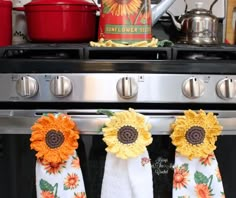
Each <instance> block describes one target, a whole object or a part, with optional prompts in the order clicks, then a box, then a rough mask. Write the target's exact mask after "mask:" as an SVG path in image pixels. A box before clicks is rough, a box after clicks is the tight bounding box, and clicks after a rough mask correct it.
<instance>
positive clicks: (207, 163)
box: [200, 153, 215, 166]
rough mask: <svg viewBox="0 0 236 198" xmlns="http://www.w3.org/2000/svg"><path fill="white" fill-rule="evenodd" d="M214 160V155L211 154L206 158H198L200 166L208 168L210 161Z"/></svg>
mask: <svg viewBox="0 0 236 198" xmlns="http://www.w3.org/2000/svg"><path fill="white" fill-rule="evenodd" d="M214 159H215V155H214V153H212V154H209V155H208V156H207V157H206V158H203V157H201V158H200V162H201V163H202V164H204V165H205V166H207V165H209V166H210V165H211V162H212V160H214Z"/></svg>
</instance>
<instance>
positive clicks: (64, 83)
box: [50, 76, 72, 97]
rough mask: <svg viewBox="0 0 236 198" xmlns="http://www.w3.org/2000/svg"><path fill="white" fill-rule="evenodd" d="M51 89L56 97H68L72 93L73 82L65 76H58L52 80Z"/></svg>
mask: <svg viewBox="0 0 236 198" xmlns="http://www.w3.org/2000/svg"><path fill="white" fill-rule="evenodd" d="M50 89H51V92H52V94H53V95H54V96H56V97H65V96H68V95H69V94H70V93H71V91H72V83H71V80H70V79H69V78H67V77H65V76H56V77H55V78H53V79H52V80H51V83H50Z"/></svg>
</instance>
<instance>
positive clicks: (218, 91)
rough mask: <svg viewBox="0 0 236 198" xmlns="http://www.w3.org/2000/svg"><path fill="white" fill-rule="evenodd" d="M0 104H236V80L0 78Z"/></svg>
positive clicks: (108, 76) (89, 76)
mask: <svg viewBox="0 0 236 198" xmlns="http://www.w3.org/2000/svg"><path fill="white" fill-rule="evenodd" d="M0 91H1V93H2V94H1V95H0V101H4V102H6V101H29V102H145V103H190V102H199V103H236V76H234V75H231V76H223V75H197V74H196V75H189V74H135V73H118V74H117V73H112V74H111V73H81V74H77V73H74V74H69V73H64V74H60V73H58V74H0Z"/></svg>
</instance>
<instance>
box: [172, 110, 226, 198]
mask: <svg viewBox="0 0 236 198" xmlns="http://www.w3.org/2000/svg"><path fill="white" fill-rule="evenodd" d="M172 129H173V132H172V134H171V136H170V137H171V139H172V143H173V144H174V145H175V146H176V155H175V164H174V176H173V191H172V192H173V197H174V198H192V197H196V198H223V197H224V189H223V183H222V178H221V175H220V170H219V167H218V163H217V159H216V157H215V155H214V150H215V149H216V146H215V142H216V140H217V136H218V135H220V133H221V131H222V127H221V126H220V125H219V123H218V121H217V118H216V116H214V115H213V113H208V114H207V113H205V112H204V111H203V110H200V111H199V113H196V112H194V111H192V110H188V111H185V112H184V116H180V117H178V118H177V119H176V121H175V123H174V124H173V125H172Z"/></svg>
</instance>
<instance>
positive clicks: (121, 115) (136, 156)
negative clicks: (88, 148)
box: [101, 109, 153, 198]
mask: <svg viewBox="0 0 236 198" xmlns="http://www.w3.org/2000/svg"><path fill="white" fill-rule="evenodd" d="M150 128H151V125H150V124H149V123H147V121H146V118H145V116H144V115H142V114H139V113H137V112H135V111H134V110H133V109H129V110H126V111H121V112H116V113H114V114H113V115H112V116H111V117H110V119H109V120H108V122H107V123H105V126H104V127H103V129H102V131H103V135H104V137H103V140H104V142H105V143H106V145H107V148H106V151H107V156H106V161H105V170H104V176H103V182H102V192H101V198H120V197H124V198H144V197H148V198H152V197H153V181H152V170H151V163H150V158H149V154H148V151H147V149H146V146H148V145H149V144H151V143H152V137H151V133H150Z"/></svg>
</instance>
